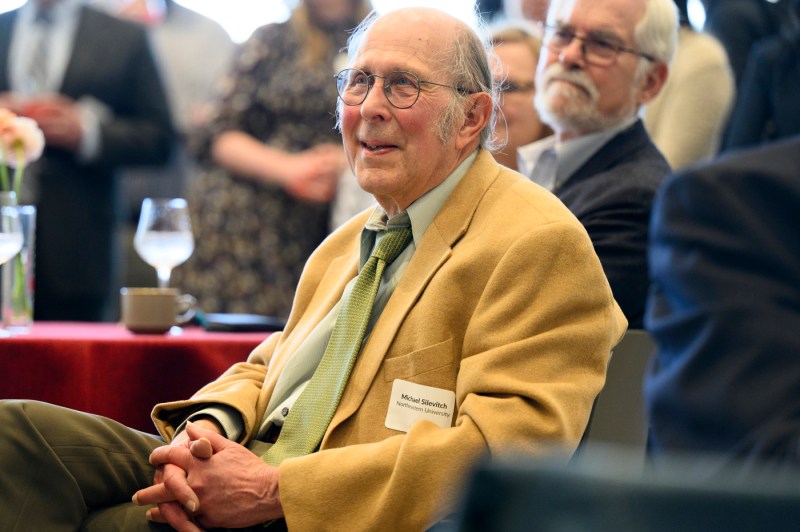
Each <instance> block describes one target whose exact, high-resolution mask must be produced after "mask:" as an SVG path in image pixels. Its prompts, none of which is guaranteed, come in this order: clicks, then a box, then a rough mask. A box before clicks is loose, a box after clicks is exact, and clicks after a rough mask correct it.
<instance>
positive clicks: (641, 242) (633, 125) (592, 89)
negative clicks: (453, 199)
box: [518, 0, 678, 328]
mask: <svg viewBox="0 0 800 532" xmlns="http://www.w3.org/2000/svg"><path fill="white" fill-rule="evenodd" d="M677 33H678V16H677V9H676V8H675V4H673V3H672V1H671V0H636V1H631V0H575V1H572V0H554V1H553V2H552V3H551V5H550V10H549V11H548V18H547V30H546V32H545V35H544V39H543V41H542V42H543V45H544V48H543V50H542V54H541V57H540V58H539V64H538V67H537V73H536V95H535V97H534V104H535V106H536V109H537V111H538V112H539V116H540V117H541V118H542V121H543V122H545V123H546V124H548V125H549V126H550V127H552V128H553V130H554V131H555V134H554V135H553V136H551V137H547V138H544V139H542V140H540V141H537V142H534V143H532V144H529V145H527V146H522V147H520V148H519V149H518V154H519V165H520V171H521V172H522V173H524V174H525V175H527V176H529V177H530V178H531V180H533V181H534V182H536V183H539V184H540V185H541V186H543V187H545V188H548V189H549V190H552V191H553V192H554V193H555V194H556V196H558V198H559V199H560V200H561V201H563V202H564V204H565V205H566V206H567V207H568V208H569V209H570V210H571V211H572V213H573V214H574V215H575V216H576V217H577V218H578V220H580V221H581V223H582V224H583V225H584V227H586V230H587V231H588V232H589V236H590V237H591V239H592V243H593V244H594V248H595V250H596V251H597V255H598V256H599V257H600V262H601V263H602V265H603V269H604V270H605V273H606V275H607V276H608V280H609V282H610V284H611V289H612V290H613V292H614V297H615V298H616V300H617V301H619V304H620V306H621V307H622V311H623V312H624V313H625V316H626V317H627V318H628V321H629V322H630V326H631V327H632V328H641V326H642V318H643V316H644V306H645V301H646V299H647V289H648V286H649V279H648V277H647V232H648V227H649V223H650V207H651V205H652V201H653V196H654V195H655V192H656V190H657V189H658V187H659V185H660V184H661V181H662V180H663V179H664V178H665V177H666V176H667V174H668V173H669V171H670V168H669V164H668V163H667V161H666V160H665V159H664V156H663V155H662V154H661V152H659V151H658V148H656V146H655V145H654V144H653V142H652V140H651V139H650V136H649V135H648V134H647V131H646V130H645V127H644V124H642V122H641V120H639V119H638V113H639V111H640V109H641V106H643V105H644V104H646V103H648V102H649V101H651V100H652V99H653V98H654V97H655V96H656V95H657V94H658V93H659V91H660V90H661V88H662V87H663V85H664V82H665V81H666V79H667V75H668V71H669V67H668V64H669V61H670V60H671V59H672V55H673V53H674V48H675V45H676V42H677Z"/></svg>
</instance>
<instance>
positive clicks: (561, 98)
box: [533, 63, 636, 134]
mask: <svg viewBox="0 0 800 532" xmlns="http://www.w3.org/2000/svg"><path fill="white" fill-rule="evenodd" d="M554 78H555V79H559V80H566V81H568V82H569V83H567V82H559V81H555V82H553V80H554ZM537 87H539V89H538V90H537V91H536V95H535V96H534V100H533V103H534V106H535V107H536V111H537V112H538V113H539V116H540V117H541V119H542V121H543V122H545V123H546V124H547V125H549V126H550V127H552V128H553V129H554V130H555V131H556V132H559V133H561V132H565V131H569V132H577V133H579V134H586V133H592V132H595V131H601V130H603V129H607V128H609V127H613V126H616V125H617V124H620V123H622V122H623V121H624V120H626V119H627V118H629V117H631V116H633V115H634V113H635V112H636V106H635V105H633V104H632V105H631V106H630V108H629V109H623V110H621V111H620V112H618V113H613V114H610V115H603V114H601V113H600V111H599V110H598V109H597V103H598V101H599V99H600V93H599V91H598V90H597V87H596V86H595V84H594V82H593V81H592V80H591V78H590V77H589V76H588V75H587V74H586V73H585V72H583V71H580V70H566V69H564V67H563V66H562V65H561V64H560V63H553V64H552V65H550V66H549V67H548V68H547V70H546V71H545V72H544V74H543V75H542V76H540V77H539V79H537ZM635 90H636V89H635V87H632V88H631V102H633V101H634V98H633V95H634V92H635Z"/></svg>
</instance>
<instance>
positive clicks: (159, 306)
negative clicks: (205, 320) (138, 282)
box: [120, 288, 197, 334]
mask: <svg viewBox="0 0 800 532" xmlns="http://www.w3.org/2000/svg"><path fill="white" fill-rule="evenodd" d="M120 309H121V314H122V323H123V325H125V327H127V328H128V329H129V330H130V331H133V332H135V333H141V334H163V333H165V332H167V331H169V330H170V328H171V327H173V326H174V325H184V324H186V323H188V322H189V320H191V319H192V317H194V315H195V313H196V311H197V300H196V299H195V298H194V297H192V296H190V295H189V294H181V293H180V291H179V290H178V289H176V288H122V289H120Z"/></svg>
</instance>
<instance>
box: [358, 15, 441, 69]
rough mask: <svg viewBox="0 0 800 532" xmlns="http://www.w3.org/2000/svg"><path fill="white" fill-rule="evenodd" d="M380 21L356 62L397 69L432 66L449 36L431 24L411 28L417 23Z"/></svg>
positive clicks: (363, 43) (366, 65) (364, 44)
mask: <svg viewBox="0 0 800 532" xmlns="http://www.w3.org/2000/svg"><path fill="white" fill-rule="evenodd" d="M381 22H383V21H382V20H378V21H377V22H376V23H375V25H374V26H373V27H371V28H370V29H369V30H368V31H367V33H366V35H365V36H364V40H363V41H362V43H361V45H360V46H359V48H358V52H357V53H356V56H355V61H354V63H355V64H354V66H356V67H358V68H364V67H370V66H371V65H378V64H380V66H381V68H392V69H398V70H412V69H413V68H420V67H425V66H431V65H432V64H433V63H434V61H435V58H436V57H438V54H436V53H433V52H434V51H440V50H442V49H443V47H444V46H446V45H447V42H446V39H443V38H441V36H440V35H437V34H436V33H435V32H432V31H430V29H429V28H425V27H421V28H418V29H416V30H414V29H411V28H414V26H406V25H404V24H400V23H399V21H398V22H397V23H393V24H380V23H381Z"/></svg>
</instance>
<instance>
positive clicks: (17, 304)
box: [0, 198, 36, 335]
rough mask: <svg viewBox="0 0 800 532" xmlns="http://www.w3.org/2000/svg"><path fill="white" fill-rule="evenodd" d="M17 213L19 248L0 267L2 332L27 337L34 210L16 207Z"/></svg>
mask: <svg viewBox="0 0 800 532" xmlns="http://www.w3.org/2000/svg"><path fill="white" fill-rule="evenodd" d="M0 201H3V200H2V198H0ZM17 212H18V213H19V220H20V223H21V225H22V249H21V250H20V252H19V253H18V254H17V255H16V256H15V257H13V258H12V259H11V260H9V261H8V262H6V263H5V264H3V265H2V266H0V269H2V273H1V274H0V281H1V286H2V294H0V309H1V310H2V319H3V329H5V331H6V333H7V334H11V335H15V334H26V333H28V332H30V329H31V326H32V325H33V293H34V269H33V266H34V255H35V235H36V207H34V206H33V205H19V206H17Z"/></svg>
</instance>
